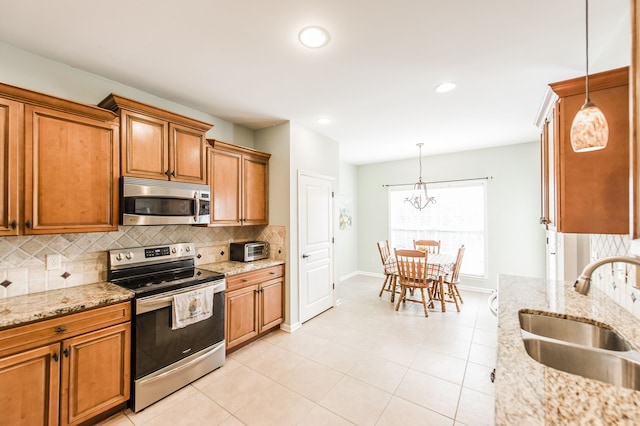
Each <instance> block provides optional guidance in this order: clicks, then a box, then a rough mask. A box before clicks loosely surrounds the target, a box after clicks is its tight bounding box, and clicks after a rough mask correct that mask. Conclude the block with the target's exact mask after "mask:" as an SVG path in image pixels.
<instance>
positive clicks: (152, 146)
mask: <svg viewBox="0 0 640 426" xmlns="http://www.w3.org/2000/svg"><path fill="white" fill-rule="evenodd" d="M99 106H101V107H103V108H107V109H110V110H112V111H115V112H118V113H119V114H120V122H121V144H122V146H121V152H122V154H121V155H122V157H121V172H122V175H123V176H133V177H140V178H147V179H161V180H173V181H179V182H191V183H205V182H206V179H207V176H206V160H207V159H206V148H207V146H206V137H205V134H206V132H207V130H209V129H211V127H213V126H212V125H211V124H209V123H205V122H202V121H198V120H194V119H192V118H188V117H184V116H182V115H179V114H174V113H171V112H168V111H165V110H162V109H159V108H155V107H152V106H149V105H145V104H143V103H140V102H137V101H134V100H131V99H127V98H124V97H122V96H118V95H114V94H111V95H109V96H108V97H107V98H105V99H104V100H103V101H102V102H100V104H99Z"/></svg>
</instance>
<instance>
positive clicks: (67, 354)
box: [63, 348, 69, 358]
mask: <svg viewBox="0 0 640 426" xmlns="http://www.w3.org/2000/svg"><path fill="white" fill-rule="evenodd" d="M63 353H64V356H65V357H67V358H69V348H67V349H65V350H64V351H63Z"/></svg>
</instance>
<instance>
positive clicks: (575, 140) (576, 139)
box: [570, 0, 609, 152]
mask: <svg viewBox="0 0 640 426" xmlns="http://www.w3.org/2000/svg"><path fill="white" fill-rule="evenodd" d="M585 16H586V25H585V28H586V43H585V44H586V66H587V72H586V77H585V84H586V89H585V93H586V99H585V103H584V105H583V106H582V108H580V111H578V113H577V114H576V116H575V117H574V118H573V122H572V123H571V132H570V139H571V148H573V150H574V151H575V152H588V151H595V150H598V149H602V148H605V147H606V146H607V141H608V140H609V124H608V123H607V119H606V117H605V116H604V114H603V113H602V111H601V110H600V108H598V107H597V106H596V105H595V104H594V103H593V102H591V99H589V0H585Z"/></svg>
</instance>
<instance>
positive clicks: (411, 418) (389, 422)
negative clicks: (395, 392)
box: [376, 396, 453, 426]
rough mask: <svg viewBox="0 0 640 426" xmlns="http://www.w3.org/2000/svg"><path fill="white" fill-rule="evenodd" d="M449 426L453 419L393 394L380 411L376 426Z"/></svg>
mask: <svg viewBox="0 0 640 426" xmlns="http://www.w3.org/2000/svg"><path fill="white" fill-rule="evenodd" d="M410 425H429V426H451V425H453V419H452V418H449V417H445V416H443V415H441V414H438V413H436V412H435V411H431V410H429V409H427V408H424V407H421V406H419V405H417V404H414V403H413V402H410V401H407V400H405V399H402V398H398V397H397V396H394V397H392V398H391V401H389V403H388V404H387V407H386V408H385V409H384V411H383V412H382V416H380V420H378V422H377V423H376V426H410Z"/></svg>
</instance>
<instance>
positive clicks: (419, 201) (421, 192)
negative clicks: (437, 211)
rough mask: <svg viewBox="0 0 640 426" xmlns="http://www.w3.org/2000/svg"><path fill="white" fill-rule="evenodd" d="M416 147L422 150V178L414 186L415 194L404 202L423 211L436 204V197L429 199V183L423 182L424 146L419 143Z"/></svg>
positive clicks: (420, 158)
mask: <svg viewBox="0 0 640 426" xmlns="http://www.w3.org/2000/svg"><path fill="white" fill-rule="evenodd" d="M416 145H417V146H418V149H419V150H420V157H419V160H420V176H419V177H418V182H417V183H416V184H415V185H413V192H412V193H411V197H409V198H405V199H404V201H407V202H409V203H411V205H412V206H413V207H415V208H416V209H418V210H422V209H424V208H425V207H427V206H428V205H429V204H434V203H435V202H436V199H435V197H429V194H428V193H427V183H426V182H423V181H422V145H424V144H423V143H419V144H416Z"/></svg>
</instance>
